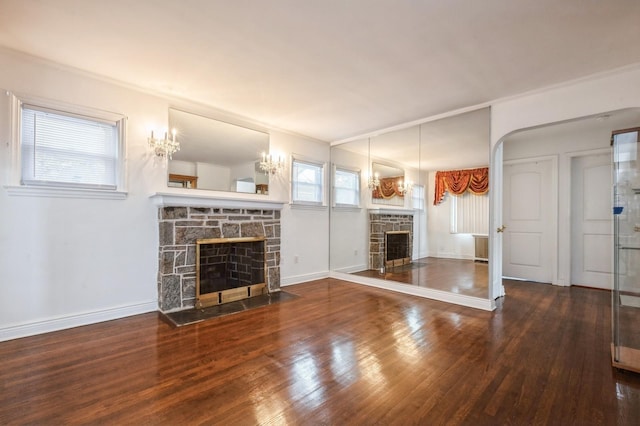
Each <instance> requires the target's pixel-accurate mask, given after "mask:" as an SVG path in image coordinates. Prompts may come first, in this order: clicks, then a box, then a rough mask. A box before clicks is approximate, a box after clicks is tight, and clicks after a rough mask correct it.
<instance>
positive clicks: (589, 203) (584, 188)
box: [571, 154, 613, 289]
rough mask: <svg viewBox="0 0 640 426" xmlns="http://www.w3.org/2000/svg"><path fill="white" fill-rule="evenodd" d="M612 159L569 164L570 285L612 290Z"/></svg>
mask: <svg viewBox="0 0 640 426" xmlns="http://www.w3.org/2000/svg"><path fill="white" fill-rule="evenodd" d="M611 190H612V186H611V155H610V154H599V155H589V156H581V157H574V158H573V159H572V161H571V284H577V285H584V286H588V287H598V288H606V289H610V288H611V271H612V267H613V259H612V256H613V235H612V226H613V225H612V219H613V217H612V212H611V197H612V194H611Z"/></svg>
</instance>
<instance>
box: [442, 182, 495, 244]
mask: <svg viewBox="0 0 640 426" xmlns="http://www.w3.org/2000/svg"><path fill="white" fill-rule="evenodd" d="M447 198H448V199H449V200H450V202H451V233H453V234H488V233H489V195H487V194H485V195H473V194H470V193H468V192H465V193H464V194H463V195H459V196H455V195H453V196H452V195H451V194H447Z"/></svg>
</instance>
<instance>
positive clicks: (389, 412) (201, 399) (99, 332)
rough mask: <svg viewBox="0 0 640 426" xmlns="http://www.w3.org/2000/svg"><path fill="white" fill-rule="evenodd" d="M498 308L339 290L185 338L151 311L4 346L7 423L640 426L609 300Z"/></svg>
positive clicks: (553, 293) (554, 297)
mask: <svg viewBox="0 0 640 426" xmlns="http://www.w3.org/2000/svg"><path fill="white" fill-rule="evenodd" d="M505 285H506V290H507V298H506V300H505V301H504V303H503V306H501V307H500V308H499V309H498V310H496V311H494V312H485V311H480V310H474V309H471V308H465V307H461V306H455V305H448V304H445V303H442V302H435V301H430V300H426V299H420V298H417V297H412V296H407V295H402V294H396V293H390V292H385V291H383V290H379V289H375V288H370V287H365V286H359V285H357V284H351V283H346V282H342V281H338V280H334V279H326V280H320V281H316V282H311V283H306V284H301V285H296V286H292V287H288V288H287V289H286V290H287V291H289V292H292V293H295V294H297V295H299V296H300V297H299V298H296V299H294V300H291V301H287V302H284V303H280V304H276V305H271V306H267V307H264V308H259V309H257V310H254V311H246V312H241V313H238V314H234V315H230V316H227V317H222V318H216V319H213V320H209V321H206V322H204V323H200V324H196V325H192V326H186V327H182V328H178V329H175V328H172V327H171V326H169V325H168V324H167V323H165V322H164V321H162V320H161V319H160V318H159V315H158V314H155V313H154V314H145V315H139V316H134V317H130V318H125V319H121V320H116V321H110V322H105V323H101V324H95V325H91V326H86V327H79V328H75V329H71V330H65V331H61V332H56V333H49V334H46V335H40V336H34V337H29V338H24V339H17V340H13V341H8V342H3V343H0V424H2V425H12V424H45V425H46V424H55V425H60V424H81V423H91V424H96V423H102V424H118V425H120V424H168V425H179V424H180V425H181V424H225V425H229V424H258V423H261V424H312V425H313V424H336V425H338V424H339V425H342V424H358V425H361V424H367V425H368V424H399V425H407V424H433V425H440V424H469V425H482V424H489V425H498V424H518V425H521V424H554V425H555V424H557V425H568V424H581V425H584V424H603V425H613V424H623V425H625V424H629V425H631V424H634V425H635V424H638V421H639V419H640V376H639V375H636V374H633V373H623V372H619V371H617V370H614V369H612V367H611V365H610V355H609V345H610V307H609V306H610V295H609V293H608V292H606V291H599V290H593V289H585V288H577V287H573V288H564V287H553V286H550V285H543V284H532V283H520V282H506V283H505Z"/></svg>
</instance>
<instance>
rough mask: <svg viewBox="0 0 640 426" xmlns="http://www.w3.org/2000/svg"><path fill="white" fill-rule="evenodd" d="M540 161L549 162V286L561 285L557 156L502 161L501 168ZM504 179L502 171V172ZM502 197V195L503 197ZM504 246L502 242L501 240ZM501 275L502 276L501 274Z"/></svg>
mask: <svg viewBox="0 0 640 426" xmlns="http://www.w3.org/2000/svg"><path fill="white" fill-rule="evenodd" d="M540 161H551V188H550V191H551V194H550V195H551V206H550V207H551V211H552V214H551V218H552V219H551V220H552V221H551V224H550V225H549V230H550V232H551V235H550V236H549V238H550V240H551V247H550V250H551V284H553V285H563V284H560V283H559V282H558V253H559V250H558V213H559V210H558V156H557V155H544V156H539V157H527V158H519V159H517V160H504V161H503V162H502V166H501V167H502V168H503V169H504V166H511V165H514V164H526V163H536V162H540ZM503 178H504V171H503ZM501 186H502V192H503V193H504V179H503V181H502V184H501ZM503 197H504V195H503ZM501 208H502V210H503V212H502V213H501V217H503V215H504V203H502V207H501ZM503 244H504V240H503ZM501 275H503V274H501Z"/></svg>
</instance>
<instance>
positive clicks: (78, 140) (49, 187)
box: [14, 97, 125, 198]
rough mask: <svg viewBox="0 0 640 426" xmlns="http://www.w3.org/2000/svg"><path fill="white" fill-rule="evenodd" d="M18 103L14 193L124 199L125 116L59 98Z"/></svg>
mask: <svg viewBox="0 0 640 426" xmlns="http://www.w3.org/2000/svg"><path fill="white" fill-rule="evenodd" d="M14 102H15V103H14V105H15V108H14V111H15V114H14V123H15V125H14V128H15V129H16V130H17V131H16V132H15V134H14V149H15V150H16V156H15V157H14V158H15V159H16V161H15V164H14V171H15V172H14V173H15V178H14V182H15V184H16V185H18V186H19V187H18V188H17V189H16V188H14V193H20V192H22V191H24V192H27V193H33V194H35V195H47V191H51V192H49V193H48V194H49V195H51V194H52V193H54V192H57V193H58V194H66V195H69V194H71V193H72V192H73V193H74V195H73V196H92V194H96V193H103V195H98V197H101V198H102V197H104V198H111V197H112V196H110V195H105V194H108V193H114V194H115V193H118V194H120V195H115V196H113V198H121V196H122V195H123V194H124V192H118V191H122V190H123V186H124V184H123V182H124V160H123V157H124V155H123V152H124V149H123V147H124V141H123V139H124V123H125V118H124V117H122V116H120V115H117V114H113V113H108V112H102V111H97V110H88V109H86V108H81V107H74V106H69V105H61V104H54V103H53V102H44V101H43V102H39V101H37V100H22V99H18V98H16V97H14Z"/></svg>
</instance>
